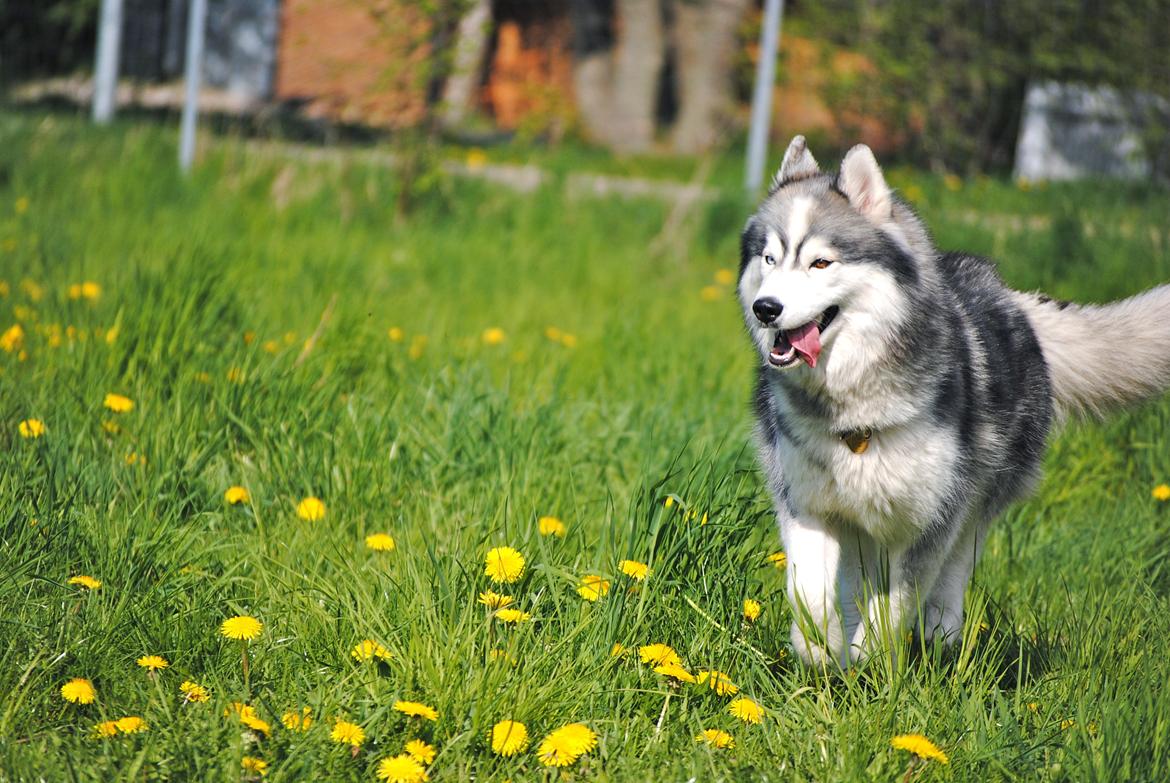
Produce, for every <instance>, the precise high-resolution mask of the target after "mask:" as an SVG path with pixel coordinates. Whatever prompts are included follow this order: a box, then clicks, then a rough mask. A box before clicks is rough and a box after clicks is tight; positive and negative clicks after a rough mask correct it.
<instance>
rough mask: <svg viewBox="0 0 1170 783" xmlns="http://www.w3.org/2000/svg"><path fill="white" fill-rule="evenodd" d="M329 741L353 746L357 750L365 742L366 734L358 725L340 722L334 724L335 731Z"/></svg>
mask: <svg viewBox="0 0 1170 783" xmlns="http://www.w3.org/2000/svg"><path fill="white" fill-rule="evenodd" d="M329 739H331V740H333V741H334V742H337V743H339V744H342V745H352V746H353V747H355V748H357V747H361V744H362V743H363V742H365V740H366V733H365V732H364V731H362V727H361V726H359V725H357V724H356V723H350V722H349V721H347V720H339V721H337V722H336V723H334V724H333V731H331V732H330V733H329Z"/></svg>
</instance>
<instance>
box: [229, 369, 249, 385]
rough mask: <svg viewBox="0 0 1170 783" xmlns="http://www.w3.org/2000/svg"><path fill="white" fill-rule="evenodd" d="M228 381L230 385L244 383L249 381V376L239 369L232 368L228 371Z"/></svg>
mask: <svg viewBox="0 0 1170 783" xmlns="http://www.w3.org/2000/svg"><path fill="white" fill-rule="evenodd" d="M227 379H228V383H243V382H244V381H245V380H247V376H246V375H245V374H244V371H243V370H241V369H240V368H239V367H230V368H228V371H227Z"/></svg>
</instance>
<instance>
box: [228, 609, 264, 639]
mask: <svg viewBox="0 0 1170 783" xmlns="http://www.w3.org/2000/svg"><path fill="white" fill-rule="evenodd" d="M262 630H264V623H262V622H260V621H259V620H257V619H256V618H255V617H251V616H250V615H246V614H242V615H237V616H236V617H229V618H228V619H226V620H224V621H223V624H222V625H221V626H220V627H219V632H220V633H221V634H223V635H224V636H226V637H227V638H229V639H239V640H241V641H246V642H250V641H252V640H253V639H255V638H256V637H258V636H259V635H260V632H261V631H262Z"/></svg>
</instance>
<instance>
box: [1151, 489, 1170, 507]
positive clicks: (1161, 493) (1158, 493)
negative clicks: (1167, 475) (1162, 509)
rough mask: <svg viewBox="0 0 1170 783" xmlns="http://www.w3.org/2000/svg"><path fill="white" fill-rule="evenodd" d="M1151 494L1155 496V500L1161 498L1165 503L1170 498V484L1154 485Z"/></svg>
mask: <svg viewBox="0 0 1170 783" xmlns="http://www.w3.org/2000/svg"><path fill="white" fill-rule="evenodd" d="M1151 494H1152V495H1153V496H1154V500H1160V501H1161V502H1163V503H1165V502H1166V501H1167V500H1170V484H1159V485H1158V486H1156V487H1154V491H1153V492H1152V493H1151Z"/></svg>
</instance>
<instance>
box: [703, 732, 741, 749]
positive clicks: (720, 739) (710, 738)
mask: <svg viewBox="0 0 1170 783" xmlns="http://www.w3.org/2000/svg"><path fill="white" fill-rule="evenodd" d="M695 742H697V743H699V744H700V745H706V746H708V747H711V748H720V749H723V748H726V749H731V748H734V747H735V737H732V736H731V735H730V734H728V733H727V732H726V731H723V730H721V729H704V730H703V731H701V732H699V733H698V734H696V735H695Z"/></svg>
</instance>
